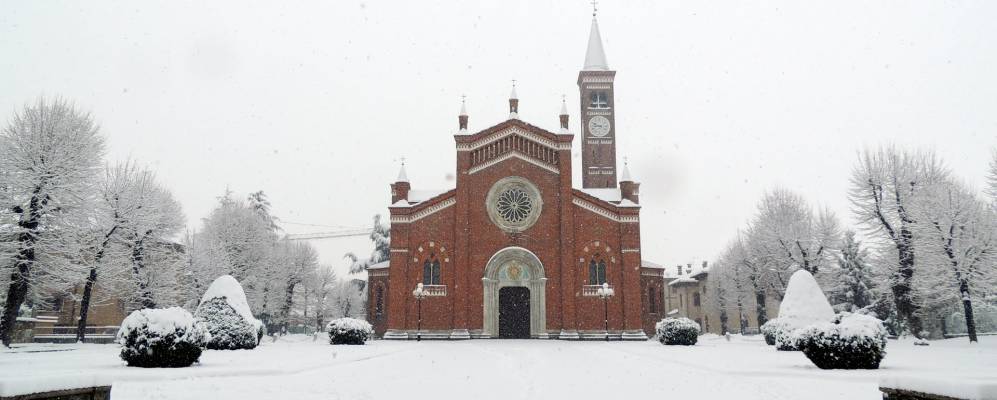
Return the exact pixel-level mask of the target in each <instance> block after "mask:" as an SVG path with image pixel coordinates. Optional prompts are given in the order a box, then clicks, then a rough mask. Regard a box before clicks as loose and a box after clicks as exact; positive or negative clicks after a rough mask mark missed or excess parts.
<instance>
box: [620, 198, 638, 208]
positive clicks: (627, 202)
mask: <svg viewBox="0 0 997 400" xmlns="http://www.w3.org/2000/svg"><path fill="white" fill-rule="evenodd" d="M616 206H617V207H640V204H637V203H634V202H632V201H630V200H629V199H623V200H620V204H617V205H616Z"/></svg>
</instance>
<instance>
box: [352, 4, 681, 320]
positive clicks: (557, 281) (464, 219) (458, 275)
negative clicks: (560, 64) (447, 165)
mask: <svg viewBox="0 0 997 400" xmlns="http://www.w3.org/2000/svg"><path fill="white" fill-rule="evenodd" d="M615 76H616V71H614V70H611V69H610V68H609V65H608V64H607V62H606V56H605V53H604V51H603V47H602V39H601V37H600V34H599V26H598V23H597V21H596V19H595V16H594V15H593V19H592V27H591V32H590V34H589V41H588V48H587V51H586V54H585V63H584V67H583V68H582V70H581V71H580V72H579V73H578V79H577V85H578V90H579V95H580V96H581V114H580V115H581V125H580V130H579V134H580V137H579V141H578V142H575V135H574V134H573V133H572V132H571V131H570V130H569V123H568V110H567V107H566V105H564V104H562V109H561V115H560V116H559V119H560V126H559V128H558V129H554V130H553V131H549V130H547V129H544V128H541V127H539V126H537V125H533V124H530V123H528V122H526V121H522V120H520V119H519V115H518V109H519V99H518V98H517V97H518V96H517V95H516V92H515V87H514V88H513V92H512V94H511V95H510V99H509V118H508V119H507V120H505V121H502V122H499V123H497V124H495V125H493V126H491V127H489V128H486V129H483V130H480V131H477V132H471V131H468V129H467V123H468V115H467V112H466V110H465V109H464V107H463V106H462V107H461V112H460V115H459V116H458V123H459V125H458V128H459V130H458V131H457V133H456V134H454V136H453V138H454V146H455V151H456V152H457V157H456V159H457V163H456V164H457V165H456V168H455V169H456V174H455V175H456V184H455V187H453V188H450V189H448V190H443V191H431V190H422V189H421V188H419V187H418V185H412V183H410V182H409V180H408V177H407V175H406V173H405V166H404V165H402V169H401V171H400V173H399V175H398V178H397V180H396V181H395V182H394V183H392V184H391V205H390V207H389V210H390V214H391V218H390V222H391V257H390V260H389V261H387V262H383V263H381V264H377V265H373V266H371V267H370V268H369V269H368V277H369V278H368V279H369V280H368V285H367V287H368V290H369V293H368V307H367V312H368V321H370V322H371V323H372V324H373V325H374V327H375V330H376V334H377V335H378V336H382V337H383V338H385V339H416V338H417V337H418V338H422V339H471V338H558V339H599V340H602V339H605V338H610V339H615V340H619V339H624V340H645V339H647V338H648V336H649V335H652V334H653V329H654V323H655V322H656V321H658V320H660V319H661V318H662V317H663V314H664V310H663V305H662V302H663V289H664V274H663V270H662V269H661V267H660V266H658V265H657V264H654V263H650V262H643V261H642V259H641V240H640V201H639V189H640V184H639V183H637V182H636V181H634V179H633V178H632V177H631V175H630V173H629V171H628V168H627V166H626V165H624V166H623V168H622V170H619V169H618V168H617V166H618V163H617V154H616V143H617V138H618V137H619V136H618V135H621V134H625V133H623V132H618V131H617V130H616V124H615V122H616V121H615V114H616V101H615V96H614V79H615ZM576 145H577V146H580V151H581V162H582V165H581V172H582V182H581V183H582V185H581V188H577V187H574V186H573V185H572V168H574V166H573V165H572V161H573V160H572V149H573V146H576Z"/></svg>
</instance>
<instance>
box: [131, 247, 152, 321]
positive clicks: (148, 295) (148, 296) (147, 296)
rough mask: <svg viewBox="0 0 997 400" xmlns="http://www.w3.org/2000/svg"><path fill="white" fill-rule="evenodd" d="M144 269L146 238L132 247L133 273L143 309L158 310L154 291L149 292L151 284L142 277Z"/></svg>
mask: <svg viewBox="0 0 997 400" xmlns="http://www.w3.org/2000/svg"><path fill="white" fill-rule="evenodd" d="M147 234H148V233H147ZM144 269H145V237H143V238H141V239H139V240H138V241H136V242H135V246H134V247H132V273H133V274H134V275H135V281H136V282H138V289H139V296H141V298H140V299H139V302H140V303H141V305H142V308H156V301H155V300H153V299H152V291H150V290H149V284H148V283H146V282H145V280H144V279H143V277H142V270H144Z"/></svg>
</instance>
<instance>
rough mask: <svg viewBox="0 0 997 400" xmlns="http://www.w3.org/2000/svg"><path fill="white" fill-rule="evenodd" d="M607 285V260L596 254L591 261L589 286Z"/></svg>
mask: <svg viewBox="0 0 997 400" xmlns="http://www.w3.org/2000/svg"><path fill="white" fill-rule="evenodd" d="M603 283H606V260H605V259H603V258H602V257H600V256H599V254H595V255H593V256H592V259H591V260H589V285H601V284H603Z"/></svg>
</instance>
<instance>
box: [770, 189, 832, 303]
mask: <svg viewBox="0 0 997 400" xmlns="http://www.w3.org/2000/svg"><path fill="white" fill-rule="evenodd" d="M753 227H754V233H755V234H756V235H757V240H756V241H755V243H756V244H757V245H758V246H759V248H758V249H757V250H758V251H759V252H760V253H762V254H764V255H765V256H766V257H771V258H772V260H773V264H775V266H776V267H777V268H778V269H780V270H781V271H780V272H781V273H782V274H783V275H785V276H786V279H788V276H789V275H792V273H793V272H796V270H797V269H804V270H806V271H808V272H810V273H811V274H814V275H816V274H817V272H818V271H819V270H820V267H821V266H822V265H824V264H825V263H826V262H827V260H828V259H829V258H830V254H831V250H832V249H833V248H835V247H836V246H837V244H838V242H839V241H840V235H841V232H840V229H839V223H838V219H837V217H835V216H834V214H833V213H832V212H831V211H829V210H827V209H824V210H822V211H821V212H819V213H816V214H815V213H814V211H813V209H812V208H811V206H810V205H809V204H807V202H806V200H804V199H803V197H802V196H800V195H798V194H796V193H793V192H791V191H789V190H786V189H775V190H772V191H770V192H768V193H766V194H765V196H764V197H762V200H761V202H760V203H759V205H758V215H757V216H756V217H755V222H754V224H753ZM782 286H783V287H784V286H785V285H782Z"/></svg>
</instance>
